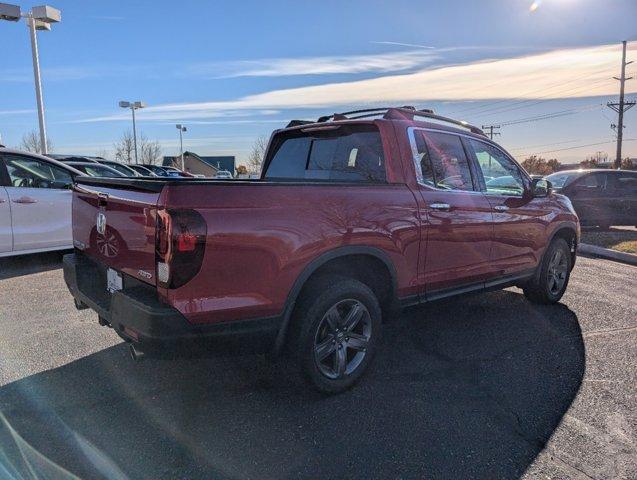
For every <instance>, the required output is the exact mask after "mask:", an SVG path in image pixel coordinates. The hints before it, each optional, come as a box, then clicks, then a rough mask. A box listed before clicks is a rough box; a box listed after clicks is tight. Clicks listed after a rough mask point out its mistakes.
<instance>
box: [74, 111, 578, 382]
mask: <svg viewBox="0 0 637 480" xmlns="http://www.w3.org/2000/svg"><path fill="white" fill-rule="evenodd" d="M349 115H353V116H355V117H356V118H355V119H351V118H350V117H349ZM440 122H444V124H442V123H440ZM269 145H270V146H269V150H268V151H267V153H266V155H265V162H264V166H263V172H262V175H261V179H260V180H257V181H252V182H218V181H214V180H205V179H201V180H200V179H191V180H183V181H180V182H174V181H167V180H160V179H140V178H136V179H98V178H82V179H79V180H78V184H77V186H76V188H75V192H74V195H75V200H76V201H74V202H73V219H74V223H73V238H74V243H75V246H76V249H75V252H74V253H73V254H70V255H67V256H65V258H64V277H65V280H66V283H67V285H68V288H69V290H70V291H71V293H72V295H73V297H74V298H75V301H76V305H77V306H78V307H79V308H85V307H87V306H88V307H90V308H92V309H93V310H95V311H96V312H97V313H98V316H99V319H100V323H101V324H103V325H109V326H111V327H112V328H113V329H115V331H116V332H117V333H118V334H119V335H120V336H121V337H122V338H124V339H125V340H126V341H127V342H129V343H130V345H131V350H132V352H133V354H134V355H139V354H140V353H144V352H147V353H149V354H150V353H153V352H156V351H157V350H158V349H167V348H171V347H172V346H173V345H174V344H175V343H180V342H187V341H190V340H192V339H197V338H208V337H221V338H224V339H228V338H230V337H232V336H235V337H239V338H242V337H244V336H245V337H250V336H257V337H258V338H259V339H260V340H261V341H267V342H268V343H269V344H270V345H271V349H272V351H273V352H275V353H284V354H287V355H288V356H289V358H291V359H295V360H296V361H297V362H299V364H300V366H301V367H302V371H303V372H304V373H305V377H306V378H307V379H309V380H310V382H311V383H312V384H313V385H314V386H315V387H316V388H317V389H319V390H321V391H323V392H338V391H342V390H344V389H346V388H348V387H350V386H351V385H353V384H354V383H355V382H356V381H357V380H358V379H359V378H360V377H361V375H362V374H363V372H364V371H365V370H366V368H367V366H368V365H369V363H370V362H371V360H372V358H373V356H374V353H375V351H376V349H377V346H378V341H379V335H380V329H381V324H382V321H383V318H385V317H386V316H387V315H388V314H389V313H390V312H392V311H394V310H395V309H396V308H399V307H401V306H407V305H414V304H420V303H424V302H428V301H433V300H437V299H440V298H444V297H449V296H452V295H456V294H461V293H466V292H471V291H480V290H490V289H496V288H504V287H508V286H511V285H517V286H520V287H522V288H523V290H524V294H525V295H526V296H527V298H528V299H529V300H530V301H532V302H537V303H554V302H557V301H559V300H560V298H561V297H562V294H563V293H564V291H565V289H566V287H567V284H568V281H569V275H570V272H571V269H572V268H573V265H574V263H575V252H576V248H577V244H578V239H579V224H578V219H577V216H576V214H575V212H574V210H573V208H572V206H571V204H570V202H569V201H568V199H567V198H566V197H564V196H562V195H557V194H554V193H552V192H551V190H550V189H549V188H548V187H549V184H548V182H547V181H545V180H542V179H538V180H534V181H532V180H531V179H530V178H529V176H528V174H527V173H526V172H525V171H524V169H522V168H521V167H520V166H519V165H518V164H517V163H516V162H515V160H513V158H512V157H511V156H510V155H509V154H508V153H506V152H505V151H504V150H503V149H502V148H501V147H500V146H498V145H497V144H496V143H494V142H493V141H491V140H489V138H488V137H487V136H486V135H484V133H482V131H481V130H480V129H478V128H476V127H472V126H470V125H466V124H464V123H462V122H456V121H452V120H449V119H445V118H444V117H439V116H437V115H435V114H434V113H433V112H431V111H430V110H427V111H424V110H423V111H417V110H415V109H413V108H408V107H397V108H390V109H376V110H373V111H358V112H349V113H344V114H338V115H335V116H330V117H322V118H321V119H319V120H318V121H317V122H306V121H293V122H291V123H290V126H288V128H285V129H281V130H277V131H275V132H274V134H273V136H272V138H271V141H270V144H269ZM485 175H486V176H490V177H494V178H497V177H502V176H510V177H511V178H512V179H514V184H515V186H513V184H512V183H510V180H508V179H507V185H506V188H505V189H503V188H501V186H496V187H490V186H489V185H488V184H486V183H485V181H484V176H485ZM105 239H112V240H111V242H112V243H111V244H110V245H111V248H110V249H109V250H107V251H105V250H104V249H103V248H101V247H100V242H102V243H101V245H103V243H104V241H105ZM85 278H91V279H93V281H91V282H86V281H83V280H82V279H85Z"/></svg>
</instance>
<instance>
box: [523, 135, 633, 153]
mask: <svg viewBox="0 0 637 480" xmlns="http://www.w3.org/2000/svg"><path fill="white" fill-rule="evenodd" d="M635 140H637V138H628V139H625V140H624V141H625V142H634V141H635ZM614 142H615V140H606V141H605V142H596V143H587V144H585V145H574V146H572V147H565V148H558V149H557V150H546V151H544V152H529V153H519V154H518V156H525V155H541V154H545V153H556V152H565V151H566V150H576V149H578V148H585V147H594V146H597V145H606V144H608V143H614Z"/></svg>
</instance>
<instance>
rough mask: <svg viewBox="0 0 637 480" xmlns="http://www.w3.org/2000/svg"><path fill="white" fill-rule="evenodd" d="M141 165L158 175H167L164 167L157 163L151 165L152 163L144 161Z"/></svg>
mask: <svg viewBox="0 0 637 480" xmlns="http://www.w3.org/2000/svg"><path fill="white" fill-rule="evenodd" d="M142 166H143V167H144V168H147V169H148V170H150V171H151V172H153V173H154V174H155V175H157V176H158V177H167V176H168V171H167V170H166V168H164V167H160V166H159V165H152V164H147V163H145V164H143V165H142Z"/></svg>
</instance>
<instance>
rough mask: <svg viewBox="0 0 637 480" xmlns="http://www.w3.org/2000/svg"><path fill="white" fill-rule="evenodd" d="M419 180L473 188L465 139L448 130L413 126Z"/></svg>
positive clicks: (437, 186) (457, 188)
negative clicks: (430, 129) (442, 131)
mask: <svg viewBox="0 0 637 480" xmlns="http://www.w3.org/2000/svg"><path fill="white" fill-rule="evenodd" d="M414 140H415V145H412V148H414V149H415V151H414V152H413V153H414V162H415V167H416V173H417V177H418V181H419V182H420V183H423V184H425V185H430V186H434V187H436V188H441V189H444V190H473V182H472V179H471V170H470V168H469V160H468V159H467V155H466V154H465V151H464V147H463V146H462V140H460V137H458V136H457V135H453V134H449V133H439V132H429V131H425V130H414Z"/></svg>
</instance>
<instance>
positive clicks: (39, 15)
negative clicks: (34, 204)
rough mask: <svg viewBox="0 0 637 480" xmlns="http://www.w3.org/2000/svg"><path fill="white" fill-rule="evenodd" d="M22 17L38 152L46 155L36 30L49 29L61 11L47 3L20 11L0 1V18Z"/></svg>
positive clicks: (58, 17) (16, 6)
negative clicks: (32, 86) (37, 126)
mask: <svg viewBox="0 0 637 480" xmlns="http://www.w3.org/2000/svg"><path fill="white" fill-rule="evenodd" d="M20 18H24V19H25V21H26V22H27V26H28V27H29V33H30V37H31V55H32V57H33V77H34V80H35V100H36V103H37V105H38V123H39V124H40V152H41V153H42V154H43V155H46V154H47V153H49V152H48V150H47V142H46V122H45V121H44V100H43V98H42V79H41V77H40V57H39V55H38V37H37V35H36V30H51V24H52V23H57V22H59V21H60V20H62V13H61V12H60V11H59V10H58V9H56V8H53V7H50V6H48V5H42V6H40V7H33V8H32V9H31V11H30V12H26V13H22V12H21V11H20V7H19V6H18V5H10V4H8V3H0V20H8V21H10V22H17V21H18V20H20Z"/></svg>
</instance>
